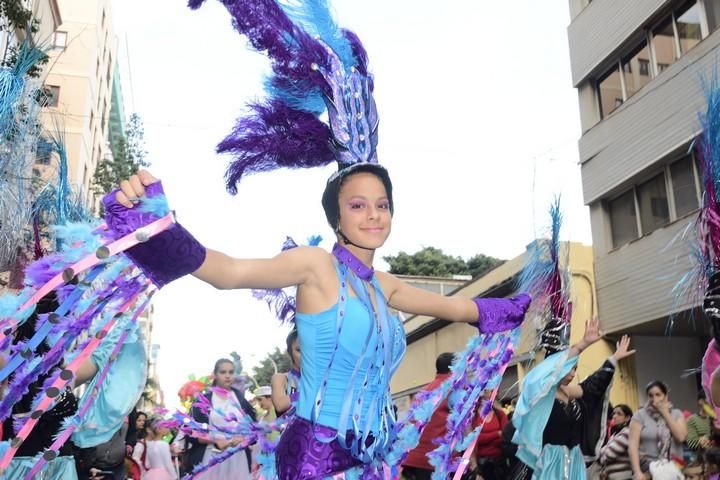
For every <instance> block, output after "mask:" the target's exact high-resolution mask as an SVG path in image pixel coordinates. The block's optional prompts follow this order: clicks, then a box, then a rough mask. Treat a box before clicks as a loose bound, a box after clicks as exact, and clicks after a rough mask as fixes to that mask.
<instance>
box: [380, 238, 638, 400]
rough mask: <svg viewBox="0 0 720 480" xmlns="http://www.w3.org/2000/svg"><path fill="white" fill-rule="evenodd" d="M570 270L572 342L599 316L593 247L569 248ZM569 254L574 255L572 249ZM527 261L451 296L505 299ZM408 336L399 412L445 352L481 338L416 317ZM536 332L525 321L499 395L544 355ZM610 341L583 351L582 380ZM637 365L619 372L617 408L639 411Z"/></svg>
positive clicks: (614, 394) (399, 377)
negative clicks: (537, 349)
mask: <svg viewBox="0 0 720 480" xmlns="http://www.w3.org/2000/svg"><path fill="white" fill-rule="evenodd" d="M562 248H563V251H564V252H567V258H568V262H569V263H568V269H569V271H570V273H571V278H572V289H571V298H572V301H573V316H572V334H571V335H572V337H571V342H573V343H574V342H576V341H579V340H580V338H581V337H582V335H583V332H584V325H585V321H586V320H587V319H589V318H592V317H593V316H595V315H596V312H597V302H596V292H595V279H594V274H593V253H592V248H591V247H589V246H586V245H582V244H579V243H565V244H563V246H562ZM568 249H569V250H568ZM525 261H526V254H523V255H520V256H518V257H516V258H514V259H512V260H509V261H507V262H505V263H504V264H503V265H501V266H499V267H497V268H495V269H494V270H492V271H490V272H488V273H486V274H485V275H483V276H481V277H479V278H476V279H474V280H471V281H468V282H465V283H464V284H463V285H461V286H459V287H458V288H457V289H456V290H455V291H453V292H452V293H450V295H459V296H464V297H468V298H474V297H478V296H481V297H484V296H488V297H504V296H509V295H512V294H513V293H514V289H515V282H516V280H517V277H518V274H519V273H520V271H521V270H522V267H523V265H524V264H525ZM404 326H405V333H406V336H407V344H408V345H407V351H406V354H405V357H404V358H403V361H402V363H401V364H400V367H399V368H398V371H397V372H396V373H395V375H394V376H393V378H392V382H391V385H390V386H391V390H392V393H393V398H394V400H395V404H396V405H397V406H398V410H399V411H400V412H402V411H404V410H406V409H407V408H408V407H409V405H410V401H411V398H412V395H413V394H414V393H415V392H417V391H418V390H420V389H421V388H422V387H424V386H425V385H427V384H428V383H429V382H430V381H432V379H433V378H434V377H435V359H436V358H437V356H438V355H439V354H441V353H443V352H458V351H461V350H463V349H464V348H465V347H466V345H467V343H468V341H469V340H470V338H471V337H472V336H474V335H476V334H477V329H476V328H475V327H474V326H471V325H468V324H465V323H453V322H447V321H444V320H442V319H437V318H430V317H427V316H421V315H415V316H412V317H409V318H407V319H406V320H405V322H404ZM536 340H537V331H536V326H535V324H534V321H533V319H531V318H528V319H526V321H525V323H524V325H523V328H522V332H521V338H520V342H519V345H518V347H517V349H516V353H515V356H514V357H513V359H512V360H511V362H510V364H509V366H508V368H507V370H506V372H505V375H504V376H503V381H502V383H501V386H500V389H499V393H498V394H499V395H500V396H514V395H517V393H518V391H519V387H520V385H521V382H522V379H523V377H524V376H525V374H526V373H527V371H528V370H529V369H531V368H532V367H533V366H534V364H535V362H536V361H537V360H540V359H542V356H541V355H542V353H540V354H539V355H540V356H538V358H536V352H534V347H535V342H536ZM611 340H612V339H610V341H601V342H599V343H597V344H595V345H594V346H593V347H591V348H589V349H588V350H587V351H585V352H583V354H582V355H581V357H580V361H579V364H578V379H582V378H585V377H587V376H588V375H589V374H591V373H592V372H593V371H595V369H597V368H598V367H599V366H600V365H601V364H602V362H603V361H604V360H605V358H607V357H608V356H609V355H611V354H612V352H613V351H614V350H613V347H612V345H611ZM633 370H634V365H633V364H632V362H623V363H622V364H621V365H620V368H619V369H618V373H617V374H616V377H615V381H614V383H613V388H612V391H611V401H612V402H613V403H614V404H617V403H628V404H630V405H634V406H637V402H638V398H637V393H636V392H637V388H636V385H635V380H634V379H635V375H634V371H633Z"/></svg>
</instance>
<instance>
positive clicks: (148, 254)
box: [103, 182, 206, 288]
mask: <svg viewBox="0 0 720 480" xmlns="http://www.w3.org/2000/svg"><path fill="white" fill-rule="evenodd" d="M117 192H118V190H117V189H116V190H113V191H112V192H110V193H108V194H107V195H105V196H104V197H103V206H104V207H105V221H106V222H107V225H108V228H109V229H110V232H111V235H112V237H113V238H114V239H115V240H117V239H118V238H122V237H124V236H125V235H127V234H129V233H132V232H134V231H135V230H137V229H139V228H142V227H144V226H145V225H148V224H150V223H152V222H154V221H155V220H158V219H159V218H161V217H162V216H164V215H165V214H167V213H169V209H168V208H167V207H165V210H166V211H165V213H162V212H160V211H159V210H161V209H157V208H156V209H155V210H154V211H152V210H151V209H150V208H146V207H145V206H144V205H143V204H142V203H141V204H138V205H135V206H134V207H133V208H127V207H125V206H123V205H121V204H119V203H118V202H117V200H115V194H116V193H117ZM145 195H146V196H147V197H148V198H156V199H157V197H159V196H161V195H162V196H164V195H165V193H164V192H163V188H162V183H160V182H155V183H153V184H151V185H148V186H147V187H146V188H145ZM159 205H162V204H161V203H160V204H159ZM125 254H126V255H127V256H128V257H130V258H131V259H132V261H133V262H134V263H135V265H137V266H138V267H139V268H140V270H142V271H143V273H144V274H145V275H146V276H147V277H148V278H149V279H150V280H151V281H152V282H153V283H154V284H155V285H156V286H157V287H158V288H162V287H163V286H165V285H166V284H168V283H170V282H172V281H173V280H176V279H178V278H180V277H182V276H185V275H187V274H189V273H192V272H194V271H195V270H197V269H198V268H200V266H201V265H202V264H203V262H204V261H205V254H206V250H205V247H203V246H202V245H201V244H200V242H198V241H197V240H195V238H194V237H193V236H192V235H190V232H188V231H187V230H185V228H183V226H182V225H180V224H179V223H174V224H173V225H172V226H171V227H169V228H168V229H167V230H165V231H163V232H161V233H159V234H157V235H155V236H154V237H152V238H150V239H149V240H147V241H145V242H143V243H140V244H138V245H136V246H134V247H132V248H129V249H128V250H126V251H125Z"/></svg>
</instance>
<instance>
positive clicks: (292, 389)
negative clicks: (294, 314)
mask: <svg viewBox="0 0 720 480" xmlns="http://www.w3.org/2000/svg"><path fill="white" fill-rule="evenodd" d="M285 346H286V348H287V350H286V351H287V354H288V356H289V357H290V371H289V372H287V373H276V374H274V375H273V376H272V378H271V380H270V385H271V387H272V403H273V406H274V407H275V414H276V415H277V416H278V417H279V416H281V415H284V414H285V413H287V412H288V411H289V410H290V408H291V407H292V406H293V403H294V402H295V401H296V400H297V391H298V390H297V389H298V383H299V380H300V341H299V340H298V334H297V330H296V329H293V330H292V331H291V332H290V334H289V335H288V336H287V338H286V339H285Z"/></svg>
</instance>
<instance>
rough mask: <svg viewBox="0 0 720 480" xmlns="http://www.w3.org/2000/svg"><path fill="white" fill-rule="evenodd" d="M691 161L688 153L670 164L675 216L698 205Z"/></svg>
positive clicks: (691, 157) (691, 158)
mask: <svg viewBox="0 0 720 480" xmlns="http://www.w3.org/2000/svg"><path fill="white" fill-rule="evenodd" d="M693 163H694V162H693V156H692V155H690V154H688V155H685V156H684V157H683V158H681V159H680V160H678V161H676V162H675V163H673V164H672V165H670V180H671V183H672V190H673V197H674V199H675V215H676V216H677V217H682V216H685V215H687V214H688V213H690V212H692V211H695V210H697V209H698V207H699V206H700V204H699V200H698V191H697V187H698V185H697V183H696V182H695V170H694V166H693Z"/></svg>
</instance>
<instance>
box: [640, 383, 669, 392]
mask: <svg viewBox="0 0 720 480" xmlns="http://www.w3.org/2000/svg"><path fill="white" fill-rule="evenodd" d="M654 387H657V388H659V389H660V391H661V392H662V393H663V395H667V393H668V387H667V385H665V384H664V383H663V382H661V381H660V380H653V381H652V382H650V383H648V384H647V386H646V387H645V394H649V393H650V389H652V388H654Z"/></svg>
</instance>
